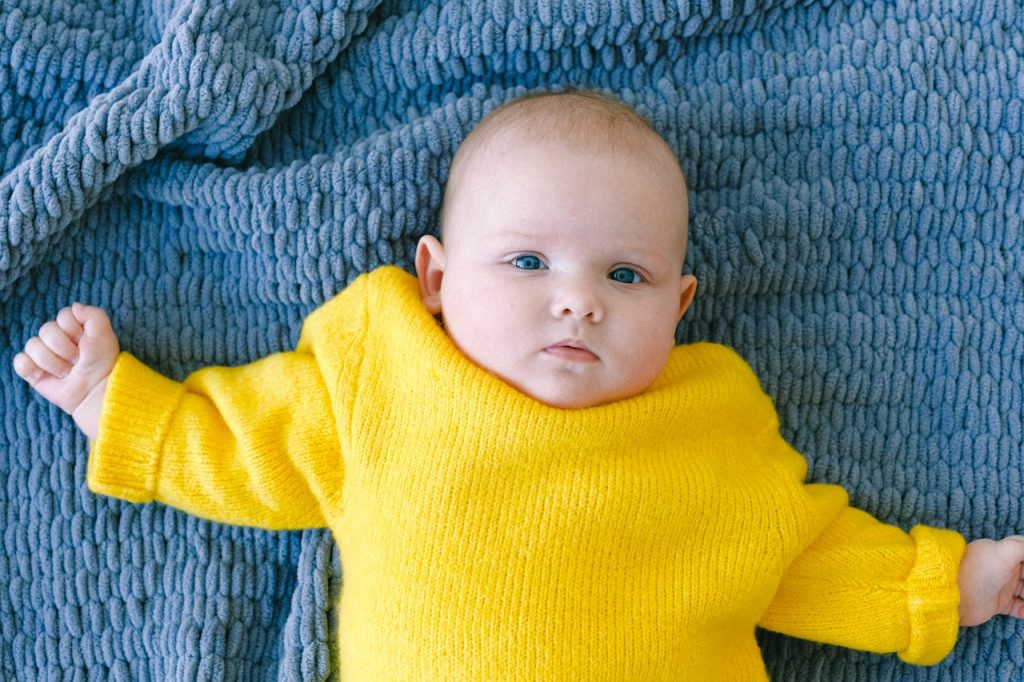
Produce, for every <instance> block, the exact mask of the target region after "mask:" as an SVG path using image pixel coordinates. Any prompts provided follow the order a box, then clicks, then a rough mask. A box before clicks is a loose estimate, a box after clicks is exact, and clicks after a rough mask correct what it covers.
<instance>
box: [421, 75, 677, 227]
mask: <svg viewBox="0 0 1024 682" xmlns="http://www.w3.org/2000/svg"><path fill="white" fill-rule="evenodd" d="M510 130H512V131H515V132H516V133H518V134H520V135H522V136H523V137H525V138H526V139H528V140H531V141H535V142H541V143H544V142H551V143H553V144H554V143H559V142H560V143H563V144H564V143H565V142H569V143H571V144H574V145H578V146H580V147H584V148H585V147H589V146H601V147H603V148H606V149H610V150H611V151H614V152H621V153H638V152H639V153H647V152H649V151H650V149H651V147H650V145H651V144H654V145H655V146H658V147H662V148H663V149H664V150H665V151H666V152H667V153H668V155H669V156H670V157H671V158H672V159H673V160H675V163H676V166H677V167H678V164H679V162H678V159H676V156H675V154H674V153H673V152H672V150H671V149H670V148H669V146H668V144H667V143H666V142H665V140H664V139H663V138H662V137H661V135H659V134H658V132H657V131H656V130H655V129H654V127H653V126H652V125H651V124H650V122H648V121H647V119H645V118H644V117H643V116H641V115H640V114H639V113H637V112H636V111H635V110H633V109H632V108H631V107H630V106H629V105H627V104H625V103H624V102H622V101H621V100H618V99H616V98H614V97H612V96H609V95H606V94H603V93H600V92H596V91H594V90H575V89H571V90H560V91H540V92H533V93H528V94H526V95H523V96H521V97H517V98H515V99H513V100H510V101H508V102H506V103H504V104H502V105H501V106H499V107H498V108H496V109H495V110H494V111H492V112H491V113H489V114H488V115H487V116H485V117H484V118H483V120H481V121H480V123H478V124H477V126H476V127H475V128H473V130H472V131H470V133H469V135H467V136H466V138H465V140H463V142H462V144H460V145H459V148H458V149H457V150H456V152H455V156H454V158H453V159H452V164H451V168H450V169H449V172H448V183H447V187H446V188H445V193H444V199H443V201H442V204H441V216H440V224H441V229H442V230H443V229H444V225H445V223H446V222H447V220H446V218H447V208H448V206H449V205H450V204H451V198H452V195H453V192H454V190H456V189H457V188H458V184H459V182H460V181H461V180H462V174H463V173H464V169H465V168H466V167H468V166H469V159H470V158H472V156H473V155H474V153H475V152H476V151H477V150H479V149H480V148H482V147H484V146H486V144H487V143H488V142H489V141H491V140H492V139H494V138H495V137H496V136H497V135H498V134H500V133H502V132H505V131H510ZM679 172H680V174H682V168H680V169H679Z"/></svg>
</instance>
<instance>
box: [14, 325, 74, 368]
mask: <svg viewBox="0 0 1024 682" xmlns="http://www.w3.org/2000/svg"><path fill="white" fill-rule="evenodd" d="M40 331H41V330H40ZM25 355H27V356H28V357H29V359H30V360H31V361H32V362H33V363H35V366H36V367H37V368H38V369H41V370H42V371H43V372H46V373H47V374H52V375H53V376H55V377H60V378H64V377H66V376H67V375H68V372H70V371H71V363H69V362H68V361H67V360H64V359H63V358H61V357H60V356H58V355H57V354H56V353H54V352H53V351H52V350H51V349H50V347H49V346H47V345H46V343H44V342H43V341H42V340H41V339H40V338H39V337H38V336H33V337H32V338H31V339H29V340H28V343H26V344H25ZM38 378H40V379H41V378H43V377H41V376H40V377H38Z"/></svg>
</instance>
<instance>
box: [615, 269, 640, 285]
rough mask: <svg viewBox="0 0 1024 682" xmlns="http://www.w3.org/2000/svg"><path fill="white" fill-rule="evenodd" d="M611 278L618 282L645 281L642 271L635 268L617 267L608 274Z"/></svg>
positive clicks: (632, 282)
mask: <svg viewBox="0 0 1024 682" xmlns="http://www.w3.org/2000/svg"><path fill="white" fill-rule="evenodd" d="M608 278H609V279H613V280H615V281H616V282H622V283H623V284H637V283H638V282H642V281H643V279H644V278H643V277H641V276H640V273H639V272H637V271H636V270H634V269H633V268H615V269H614V270H612V271H611V273H609V274H608Z"/></svg>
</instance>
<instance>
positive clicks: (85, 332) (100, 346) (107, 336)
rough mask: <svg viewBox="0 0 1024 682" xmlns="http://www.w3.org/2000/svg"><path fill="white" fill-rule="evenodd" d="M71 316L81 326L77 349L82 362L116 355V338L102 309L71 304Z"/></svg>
mask: <svg viewBox="0 0 1024 682" xmlns="http://www.w3.org/2000/svg"><path fill="white" fill-rule="evenodd" d="M71 314H72V315H74V316H75V319H76V320H78V323H79V324H80V325H82V336H81V337H79V339H78V348H79V350H80V351H81V354H82V358H83V359H84V360H87V361H88V360H90V359H91V360H100V359H108V358H112V357H113V356H116V355H117V353H118V344H117V337H116V336H115V335H114V330H113V328H112V327H111V326H110V318H109V317H107V314H106V313H105V312H103V309H102V308H97V307H95V306H91V305H83V304H81V303H72V304H71Z"/></svg>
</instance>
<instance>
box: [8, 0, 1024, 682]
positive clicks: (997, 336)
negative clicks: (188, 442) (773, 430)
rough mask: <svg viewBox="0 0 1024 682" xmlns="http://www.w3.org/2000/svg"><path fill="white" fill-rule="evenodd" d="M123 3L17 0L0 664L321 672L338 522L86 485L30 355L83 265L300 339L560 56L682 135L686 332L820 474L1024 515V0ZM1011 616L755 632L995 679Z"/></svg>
mask: <svg viewBox="0 0 1024 682" xmlns="http://www.w3.org/2000/svg"><path fill="white" fill-rule="evenodd" d="M112 4H113V3H94V5H95V7H89V6H87V5H86V4H83V3H80V2H73V1H72V0H20V2H18V1H16V0H8V1H6V2H3V3H2V9H0V161H2V163H3V168H2V173H3V176H2V180H0V310H2V316H0V339H2V340H3V342H2V347H0V387H2V398H0V399H2V407H0V409H2V416H0V421H2V425H0V530H2V541H3V548H2V552H0V677H2V678H3V679H20V680H41V679H73V680H85V679H115V680H181V681H189V682H191V681H192V680H197V679H198V680H214V679H225V680H262V679H285V680H322V679H330V678H337V677H338V675H337V673H336V671H334V669H333V663H334V648H333V645H332V641H333V638H334V636H335V634H336V627H335V625H334V621H333V617H332V614H331V605H332V603H333V602H334V600H335V598H336V597H337V594H338V592H339V590H340V589H341V582H342V579H343V570H342V565H343V563H344V558H343V557H341V558H339V557H338V556H337V553H336V551H335V549H334V547H333V545H332V543H331V540H330V538H329V536H328V535H327V534H326V533H325V532H322V531H310V532H304V533H269V532H262V531H256V530H251V529H240V528H233V527H225V526H218V525H214V524H210V523H207V522H203V521H198V520H196V519H193V518H189V517H187V516H185V515H183V514H180V513H178V512H175V511H172V510H170V509H167V508H164V507H162V506H160V505H146V506H132V505H128V504H124V503H121V502H118V501H115V500H110V499H105V498H99V497H96V496H93V495H92V494H90V493H89V492H88V491H87V490H86V488H85V484H84V478H85V462H86V455H87V447H88V444H87V442H86V440H85V438H84V437H83V436H82V435H81V434H79V433H78V432H77V431H76V429H75V428H74V425H73V423H72V421H71V420H70V419H69V418H68V417H66V416H65V415H63V414H62V413H60V412H59V411H58V410H56V409H55V408H53V407H51V406H48V405H47V404H45V402H44V401H43V400H41V399H39V398H36V397H34V396H32V395H31V391H30V390H29V388H28V387H27V386H25V385H23V383H22V382H21V381H20V380H18V379H17V377H16V376H15V375H14V373H13V371H11V369H10V362H11V359H12V357H13V354H14V352H15V350H16V349H20V348H21V346H22V345H23V343H24V342H25V340H26V339H27V338H28V337H29V336H31V335H32V334H33V333H34V332H35V330H36V329H37V328H38V326H39V325H40V324H41V323H42V322H43V321H45V320H46V319H49V318H50V317H52V316H53V315H54V314H55V313H56V311H57V310H58V309H59V308H60V307H62V306H64V305H66V304H68V303H69V302H70V301H73V300H81V301H85V302H88V303H92V304H96V305H101V306H104V307H106V308H107V309H108V310H109V311H110V312H111V314H112V318H113V323H114V327H115V330H116V331H117V332H118V334H119V336H120V339H121V343H122V346H123V347H124V348H126V349H130V350H131V351H132V352H134V353H135V354H136V355H138V356H139V357H141V358H142V359H143V360H145V361H147V362H149V363H150V364H152V365H153V366H155V367H156V368H157V369H159V370H161V371H163V372H164V373H166V374H168V375H170V376H172V377H175V378H180V377H183V376H184V375H186V374H187V373H188V372H189V371H191V370H193V369H195V368H198V367H200V366H204V365H208V364H238V363H242V362H246V361H250V360H253V359H256V358H258V357H262V356H264V355H266V354H268V353H271V352H274V351H277V350H281V349H285V348H288V347H290V346H292V345H293V344H294V343H295V341H296V340H297V335H298V330H299V328H300V324H301V321H302V319H303V317H304V316H305V315H306V314H307V313H309V312H310V311H311V310H312V309H313V308H314V307H316V306H317V305H318V304H320V303H322V302H323V301H324V300H326V299H327V298H329V297H330V296H331V295H332V294H333V293H335V292H336V291H338V290H340V289H341V288H342V287H344V286H345V284H346V283H347V282H349V281H350V280H351V279H352V278H353V277H355V276H356V275H357V274H358V273H360V272H363V271H366V270H369V269H371V268H373V267H374V266H377V265H379V264H382V263H396V264H399V265H401V266H405V267H406V268H409V267H410V266H411V262H412V255H413V246H414V244H415V241H416V239H417V237H418V236H419V235H421V234H423V233H425V232H428V231H431V230H433V229H434V228H435V227H436V220H437V209H438V205H439V202H440V197H441V190H442V187H443V184H444V181H445V178H446V174H447V168H448V163H449V160H450V158H451V155H452V152H453V150H454V149H455V147H456V146H457V145H458V143H459V141H460V140H461V139H462V138H463V137H464V136H465V134H466V132H467V131H468V130H469V129H470V128H471V127H472V126H473V124H474V122H476V121H477V120H478V119H479V118H480V117H481V116H482V115H483V114H484V113H486V112H487V111H488V110H489V109H491V108H493V107H494V106H496V105H497V104H499V103H501V102H503V101H505V100H507V99H509V98H510V97H512V96H515V95H517V94H520V93H522V92H524V91H526V90H528V89H532V88H536V87H542V86H561V85H566V84H573V85H578V86H587V87H594V88H599V89H603V90H606V91H609V92H613V93H616V94H618V95H619V96H620V97H622V98H623V99H625V100H626V101H627V102H629V103H630V104H632V105H634V106H636V107H637V108H639V109H640V110H641V111H642V112H644V113H645V114H646V115H647V116H648V117H650V119H651V120H652V121H653V122H654V125H655V126H656V127H657V128H658V129H659V130H660V131H661V132H662V133H663V134H664V135H665V137H666V139H668V140H669V142H670V144H671V145H672V147H673V148H674V149H675V150H676V152H677V153H678V155H679V157H680V158H681V160H682V162H683V165H684V168H685V169H686V172H687V174H688V178H689V183H690V187H691V190H692V194H691V197H690V199H691V210H692V221H691V249H690V253H689V256H688V267H689V268H690V269H691V271H692V272H694V273H695V274H696V275H697V277H698V278H699V280H700V282H701V288H700V292H699V294H698V300H697V302H696V304H695V305H694V307H693V308H692V309H691V312H690V313H688V315H687V317H686V319H685V320H684V322H683V324H682V326H681V327H680V335H679V338H680V340H681V341H688V340H696V339H710V340H714V341H719V342H723V343H727V344H730V345H732V346H734V347H736V348H737V349H738V350H739V351H740V352H741V353H742V354H743V355H744V356H745V357H746V358H747V359H748V360H749V361H750V362H751V363H752V364H753V365H754V367H755V369H756V370H757V372H758V373H759V375H760V377H761V378H762V381H763V384H764V386H765V388H766V390H767V391H768V393H769V394H771V395H772V396H773V398H774V399H775V401H776V403H777V405H778V408H779V412H780V415H781V418H782V422H783V424H784V427H783V428H784V432H785V435H786V436H787V437H788V438H789V439H790V440H791V441H792V442H793V443H794V445H795V446H796V447H797V448H798V449H799V450H801V451H802V452H803V453H805V455H806V456H807V458H808V461H809V463H810V477H811V478H812V479H813V480H824V481H831V482H837V483H841V484H843V485H845V486H846V487H847V488H848V490H849V491H850V494H851V497H852V499H853V501H854V503H855V504H857V505H859V506H861V507H862V508H864V509H866V510H868V511H870V512H872V513H874V514H875V515H877V516H879V517H881V518H882V519H884V520H886V521H889V522H892V523H895V524H898V525H900V526H902V527H904V528H908V527H910V526H911V525H913V524H915V523H922V522H923V523H928V524H933V525H939V526H944V527H951V528H954V529H956V530H959V531H961V532H963V533H965V534H966V535H968V536H970V537H978V536H1002V535H1004V534H1009V533H1013V532H1017V531H1022V530H1024V518H1022V504H1021V492H1022V490H1021V478H1022V474H1021V471H1022V454H1021V450H1022V444H1024V432H1022V406H1024V405H1022V388H1021V387H1022V374H1024V372H1022V357H1024V341H1022V333H1024V291H1022V290H1024V287H1022V284H1024V280H1022V273H1024V233H1022V227H1021V223H1022V215H1024V211H1022V205H1021V203H1022V202H1021V197H1022V192H1021V190H1022V183H1024V177H1022V176H1024V149H1022V146H1024V145H1022V140H1024V134H1022V132H1024V131H1022V127H1024V121H1022V118H1024V112H1022V99H1024V75H1022V74H1024V64H1022V57H1024V11H1022V10H1020V9H1016V6H1017V4H1018V3H1015V2H1003V1H997V0H977V1H974V0H931V1H926V2H919V1H918V0H900V1H899V2H893V3H888V2H861V1H858V0H849V1H846V2H839V1H836V2H813V1H811V0H806V1H804V2H794V1H793V0H784V1H779V0H760V1H758V0H746V1H745V2H738V1H737V2H733V1H730V0H720V1H712V0H679V1H678V2H663V1H662V0H650V1H648V2H644V1H641V0H610V1H608V2H604V1H598V0H587V1H586V2H568V1H564V2H563V1H560V0H490V1H487V2H485V1H484V0H467V1H466V2H435V3H430V2H425V1H414V0H390V1H384V2H379V1H378V2H375V1H373V0H364V1H362V2H357V1H355V0H353V1H352V2H345V1H344V0H312V1H310V2H307V1H305V0H232V1H230V2H224V3H221V2H213V1H211V0H179V1H178V2H170V1H169V0H141V1H138V2H127V3H117V4H118V5H120V6H118V7H116V8H113V7H112V6H111V5H112ZM18 5H21V7H19V6H18ZM680 438H685V434H680ZM381 598H382V599H386V598H387V595H381ZM1021 632H1022V630H1021V626H1019V625H1018V624H1016V623H1015V622H1010V621H1007V620H998V621H996V622H993V623H990V624H989V625H986V626H983V627H980V628H975V629H972V630H970V631H964V632H963V633H962V636H961V639H960V641H959V643H958V644H957V646H956V649H955V650H954V652H953V654H952V656H951V657H950V658H948V659H947V660H946V661H944V662H943V663H942V664H940V665H939V666H938V667H936V668H933V669H914V668H911V667H908V666H905V665H903V664H901V663H900V662H899V661H898V660H896V658H895V657H894V656H876V655H871V654H864V653H858V652H850V651H845V650H840V649H837V648H833V647H827V646H823V645H815V644H809V643H805V642H798V641H795V640H791V639H787V638H784V637H781V636H778V635H772V634H767V633H762V634H761V635H760V641H761V644H762V646H763V649H764V653H765V658H766V660H767V664H768V667H769V670H770V672H771V674H772V675H773V676H774V677H776V678H778V679H797V680H801V681H803V680H830V681H831V680H841V679H849V680H876V679H901V680H903V679H922V680H923V679H971V680H975V679H1000V680H1004V679H1017V678H1020V677H1021V676H1022V675H1024V646H1022V643H1021V637H1020V634H1021ZM680 646H686V643H685V641H681V642H680ZM723 654H727V652H723Z"/></svg>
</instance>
